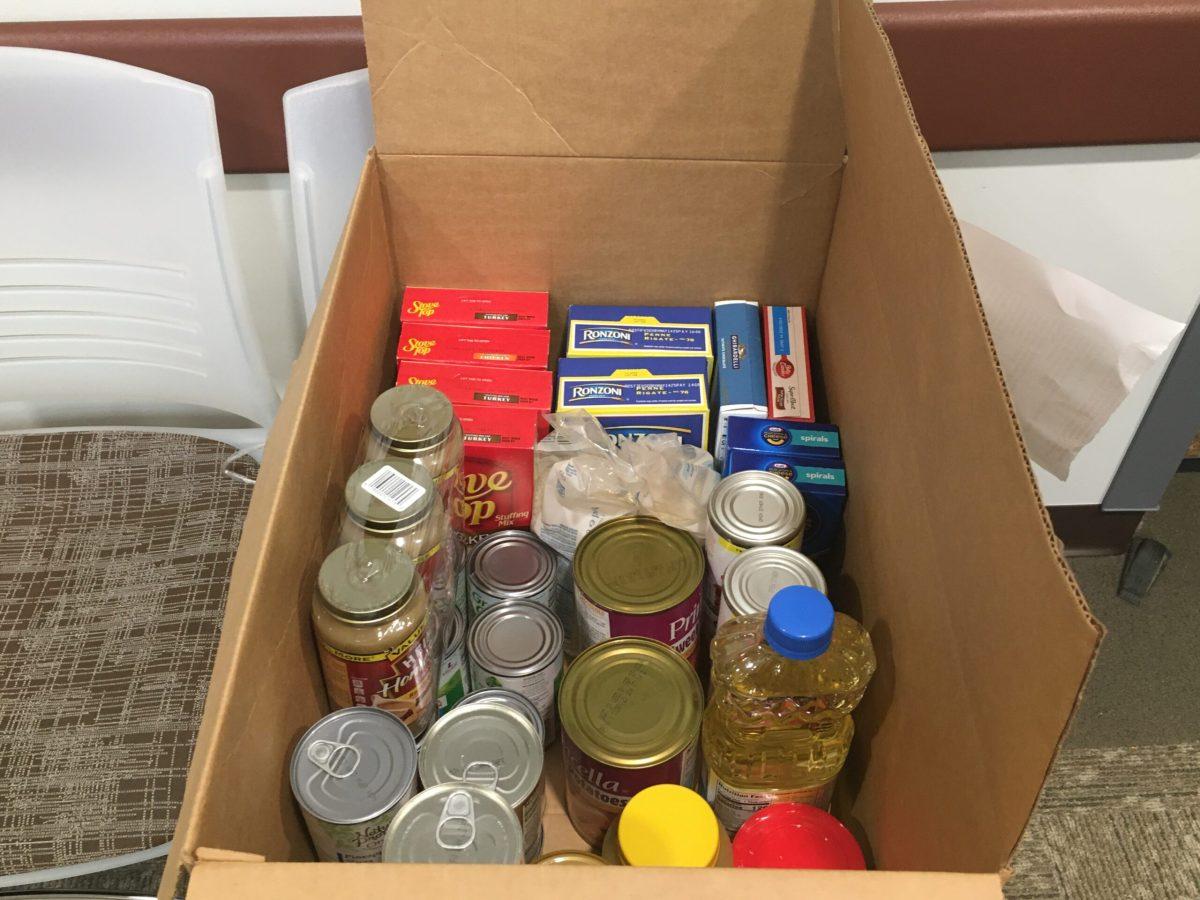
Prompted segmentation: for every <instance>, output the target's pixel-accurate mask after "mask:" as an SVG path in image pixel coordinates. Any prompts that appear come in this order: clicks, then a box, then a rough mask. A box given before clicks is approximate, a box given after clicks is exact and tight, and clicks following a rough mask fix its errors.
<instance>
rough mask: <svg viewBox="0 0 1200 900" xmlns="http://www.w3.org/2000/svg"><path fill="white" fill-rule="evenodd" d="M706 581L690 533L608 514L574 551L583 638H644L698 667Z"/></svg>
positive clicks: (701, 559)
mask: <svg viewBox="0 0 1200 900" xmlns="http://www.w3.org/2000/svg"><path fill="white" fill-rule="evenodd" d="M776 480H777V481H782V479H776ZM703 582H704V552H703V551H702V550H701V549H700V547H699V545H698V544H697V543H696V542H695V540H693V539H692V537H691V536H690V535H689V534H688V533H687V532H685V531H680V530H679V529H677V528H672V527H671V526H669V525H665V524H663V523H662V522H660V521H659V520H658V519H655V518H652V517H650V516H625V517H622V518H619V519H611V520H609V521H608V522H605V523H604V524H602V525H599V526H598V527H596V528H594V529H593V530H592V531H589V532H588V533H587V535H586V536H585V537H584V538H583V540H581V541H580V542H579V547H578V548H577V549H576V551H575V604H576V610H577V611H578V615H579V628H580V643H581V644H583V645H586V646H589V647H590V646H592V645H593V644H598V643H600V642H601V641H605V640H608V639H609V638H615V637H647V638H652V639H654V640H656V641H661V642H662V643H664V644H667V645H668V646H670V647H672V648H673V649H674V650H675V651H676V652H677V653H679V654H680V655H681V656H684V657H686V658H687V660H688V661H689V662H690V663H691V664H692V665H693V666H695V665H696V646H697V643H698V641H697V630H698V629H697V625H698V623H699V618H700V595H701V589H702V585H703Z"/></svg>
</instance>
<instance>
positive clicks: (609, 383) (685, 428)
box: [555, 357, 709, 449]
mask: <svg viewBox="0 0 1200 900" xmlns="http://www.w3.org/2000/svg"><path fill="white" fill-rule="evenodd" d="M555 408H556V410H557V411H558V412H564V411H566V410H571V409H582V410H585V411H586V412H589V413H591V414H592V415H593V416H595V417H596V418H597V419H598V420H599V422H600V424H601V425H603V426H604V429H605V430H606V431H607V432H608V433H609V434H611V435H613V436H614V437H620V436H623V435H624V436H635V435H641V434H677V435H679V436H680V438H682V440H683V443H685V444H691V445H693V446H696V447H700V448H702V449H703V448H706V447H707V444H708V415H709V412H708V363H707V362H706V361H705V360H703V359H699V358H688V357H679V358H670V357H666V358H650V357H648V358H645V359H631V358H628V357H600V358H596V359H560V360H559V361H558V387H557V390H556V393H555Z"/></svg>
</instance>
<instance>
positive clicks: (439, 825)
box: [383, 783, 524, 865]
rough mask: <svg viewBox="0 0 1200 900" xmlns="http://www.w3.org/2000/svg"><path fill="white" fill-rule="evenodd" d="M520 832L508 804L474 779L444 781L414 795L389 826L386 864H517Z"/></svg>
mask: <svg viewBox="0 0 1200 900" xmlns="http://www.w3.org/2000/svg"><path fill="white" fill-rule="evenodd" d="M523 853H524V836H523V834H522V833H521V824H520V823H519V822H518V821H517V817H516V814H515V813H513V811H512V808H511V807H510V806H509V805H508V803H507V802H506V801H505V800H504V798H503V797H501V796H500V795H499V794H498V793H496V792H495V791H493V790H489V789H488V788H485V787H481V786H479V785H477V784H454V783H451V784H442V785H438V786H437V787H433V788H429V789H428V790H424V791H422V792H421V793H419V794H417V796H415V797H413V798H412V799H411V800H409V801H408V803H406V804H404V807H403V808H402V809H401V810H400V811H399V812H398V813H397V814H396V817H395V818H394V819H393V820H392V824H391V827H390V828H388V831H387V836H386V842H385V843H384V847H383V861H384V862H390V863H482V864H492V865H503V864H509V865H512V864H517V863H520V862H522V861H523Z"/></svg>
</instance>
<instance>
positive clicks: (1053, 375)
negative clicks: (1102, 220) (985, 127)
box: [961, 222, 1184, 481]
mask: <svg viewBox="0 0 1200 900" xmlns="http://www.w3.org/2000/svg"><path fill="white" fill-rule="evenodd" d="M961 225H962V235H963V240H964V242H965V243H966V246H967V254H968V256H969V257H970V259H971V268H972V270H973V271H974V273H975V281H976V284H977V286H978V288H979V295H980V298H981V299H982V301H983V307H984V311H985V312H986V313H987V320H988V325H989V327H990V328H991V332H992V338H993V340H994V341H995V344H996V353H997V355H998V356H999V358H1000V368H1001V369H1002V371H1003V372H1004V380H1005V383H1006V384H1007V385H1008V391H1009V393H1010V394H1011V395H1012V400H1013V406H1014V407H1015V408H1016V413H1017V419H1018V421H1019V422H1020V424H1021V433H1022V435H1023V436H1024V438H1025V445H1026V447H1027V449H1028V450H1029V456H1030V458H1031V459H1033V461H1034V462H1036V463H1038V464H1039V465H1040V466H1042V467H1043V468H1045V469H1046V470H1047V471H1049V472H1050V473H1051V474H1053V475H1055V476H1056V477H1058V478H1061V479H1063V480H1064V481H1065V480H1066V478H1067V476H1068V475H1069V473H1070V470H1071V463H1072V462H1073V461H1074V460H1075V457H1076V455H1078V453H1079V451H1080V450H1081V449H1083V448H1084V447H1085V446H1086V445H1087V444H1088V443H1089V442H1090V441H1091V440H1092V438H1094V437H1095V436H1096V433H1097V432H1098V431H1099V430H1100V428H1101V427H1103V425H1104V423H1105V422H1107V421H1108V419H1109V417H1110V416H1111V415H1112V414H1113V412H1114V411H1115V410H1116V408H1117V407H1118V406H1119V405H1120V404H1121V402H1122V401H1123V400H1124V399H1125V398H1126V397H1127V396H1128V395H1129V392H1130V391H1131V390H1132V389H1133V387H1134V385H1136V384H1137V382H1138V380H1139V379H1140V378H1141V377H1142V376H1143V375H1144V374H1145V373H1146V371H1147V370H1148V369H1149V368H1150V366H1151V365H1152V364H1153V363H1154V362H1155V360H1157V359H1158V358H1159V357H1160V356H1161V355H1162V354H1163V353H1165V352H1166V351H1167V349H1168V348H1169V347H1170V346H1171V344H1172V342H1174V341H1175V339H1176V338H1178V336H1179V335H1180V333H1181V332H1182V331H1183V328H1184V326H1183V325H1182V324H1181V323H1179V322H1176V321H1174V320H1172V319H1168V318H1166V317H1165V316H1160V315H1159V314H1158V313H1154V312H1150V311H1149V310H1146V309H1143V308H1142V307H1140V306H1138V305H1136V304H1134V303H1130V302H1129V301H1128V300H1124V299H1122V298H1121V297H1118V296H1117V295H1116V294H1113V293H1112V292H1111V291H1108V290H1106V289H1104V288H1102V287H1100V286H1099V285H1098V284H1094V283H1093V282H1091V281H1088V280H1087V279H1086V278H1083V277H1082V276H1079V275H1076V274H1075V273H1074V272H1068V271H1067V270H1066V269H1062V268H1059V267H1058V266H1053V265H1051V264H1050V263H1047V262H1044V261H1042V260H1040V259H1038V258H1037V257H1035V256H1031V255H1030V254H1028V253H1026V252H1025V251H1023V250H1021V249H1019V248H1017V247H1014V246H1013V245H1012V244H1009V243H1008V242H1006V241H1003V240H1001V239H1000V238H998V237H996V236H995V235H994V234H991V233H990V232H987V231H984V230H983V229H982V228H979V227H978V226H976V225H971V224H970V223H968V222H962V223H961Z"/></svg>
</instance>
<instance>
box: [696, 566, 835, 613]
mask: <svg viewBox="0 0 1200 900" xmlns="http://www.w3.org/2000/svg"><path fill="white" fill-rule="evenodd" d="M793 584H799V585H803V586H804V587H811V588H816V589H817V590H818V591H820V592H821V593H822V594H828V593H829V591H828V588H827V587H826V585H825V576H824V575H823V574H822V573H821V570H820V569H819V568H818V567H817V564H816V563H815V562H813V561H812V560H811V559H809V558H808V557H807V556H805V555H804V554H803V553H801V552H800V551H798V550H789V549H788V548H786V547H756V548H755V549H753V550H747V551H746V552H745V553H743V554H741V555H740V556H739V557H738V558H737V559H735V560H734V561H733V562H732V563H731V564H730V566H729V568H728V569H726V570H725V587H724V590H723V591H722V595H721V609H720V613H719V615H718V618H717V626H718V627H720V626H721V625H724V624H725V623H726V622H728V621H729V620H730V619H732V618H733V617H734V616H748V615H751V614H753V613H765V612H766V611H767V607H768V606H769V605H770V604H771V598H772V597H774V596H775V592H776V591H778V590H779V589H780V588H785V587H788V586H789V585H793Z"/></svg>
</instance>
